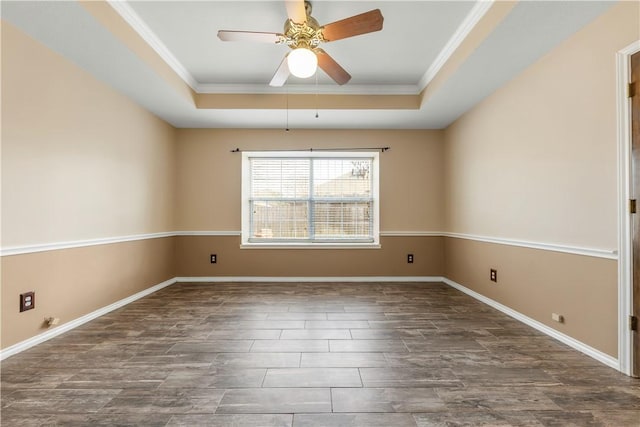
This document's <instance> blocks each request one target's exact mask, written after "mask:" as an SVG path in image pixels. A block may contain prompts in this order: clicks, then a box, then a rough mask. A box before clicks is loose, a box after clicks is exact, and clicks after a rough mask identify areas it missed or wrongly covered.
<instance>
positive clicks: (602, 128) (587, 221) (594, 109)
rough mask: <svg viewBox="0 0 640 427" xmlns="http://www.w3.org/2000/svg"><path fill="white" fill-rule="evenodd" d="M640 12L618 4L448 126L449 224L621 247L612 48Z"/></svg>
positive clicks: (624, 40)
mask: <svg viewBox="0 0 640 427" xmlns="http://www.w3.org/2000/svg"><path fill="white" fill-rule="evenodd" d="M638 16H639V15H638V3H637V2H625V3H621V4H619V5H616V6H614V7H612V8H611V9H610V11H609V12H607V13H605V14H604V15H603V16H601V17H600V18H598V19H597V20H595V21H594V22H593V23H591V24H589V25H588V26H587V27H585V28H584V29H582V30H581V31H579V32H578V33H576V34H575V35H574V36H572V37H571V38H569V39H568V40H567V41H566V42H564V43H563V44H561V45H560V46H559V47H558V48H556V49H554V50H553V51H552V52H550V53H549V54H547V55H546V56H544V57H543V58H542V59H540V60H539V61H538V62H536V63H535V64H533V65H532V66H531V67H529V68H528V69H526V70H525V71H524V72H523V73H521V74H520V75H519V76H517V77H516V78H514V79H513V80H512V81H510V82H509V83H508V84H506V85H505V86H503V87H502V88H500V89H499V90H498V91H496V92H495V93H494V94H493V95H491V96H489V97H488V98H487V99H486V100H484V102H482V103H481V104H479V105H478V106H476V107H475V108H474V109H472V110H471V111H470V112H468V113H467V114H466V115H464V116H463V117H462V118H460V119H459V120H457V121H456V122H455V123H454V124H453V125H452V126H451V127H450V128H449V129H447V131H446V144H445V147H446V154H445V158H446V179H445V182H446V190H445V194H446V213H445V217H446V218H447V221H446V222H447V224H446V228H447V231H451V232H457V233H468V234H475V235H481V236H491V237H503V238H512V239H521V240H530V241H537V242H546V243H559V244H566V245H576V246H586V247H593V248H601V249H616V248H617V220H616V215H617V187H616V185H617V182H616V179H617V170H616V158H617V151H616V150H617V147H616V98H615V87H616V68H615V53H616V52H617V51H618V50H619V49H622V48H623V47H625V46H627V45H629V44H630V43H631V42H633V41H634V40H636V39H638V38H639V34H638V28H639V24H638V22H639V21H638ZM461 207H464V208H463V209H461Z"/></svg>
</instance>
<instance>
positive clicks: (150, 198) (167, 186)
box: [1, 22, 175, 348]
mask: <svg viewBox="0 0 640 427" xmlns="http://www.w3.org/2000/svg"><path fill="white" fill-rule="evenodd" d="M174 138H175V133H174V129H173V128H172V127H170V126H169V125H167V124H166V123H165V122H163V121H161V120H160V119H158V118H157V117H155V116H153V115H151V114H150V113H149V112H147V111H145V110H143V109H142V108H140V107H139V106H137V105H136V104H134V103H133V102H131V101H130V100H128V99H127V98H125V97H123V96H122V95H120V94H118V93H116V92H115V91H113V90H112V89H109V88H108V87H107V86H105V85H104V84H102V83H100V82H98V81H96V80H95V79H94V78H93V77H91V76H90V75H89V74H88V73H86V72H85V71H83V70H81V69H80V68H78V67H77V66H75V65H74V64H72V63H70V62H68V61H67V60H65V59H63V58H62V57H60V56H59V55H57V54H56V53H54V52H52V51H50V50H49V49H47V48H45V47H43V46H42V45H40V44H39V43H37V42H35V41H34V40H32V39H30V38H29V37H27V36H26V35H24V34H23V33H21V32H20V31H18V30H17V29H15V28H14V27H12V26H11V25H10V24H7V23H4V22H3V24H2V247H3V248H4V249H6V248H7V247H15V246H24V245H31V244H44V243H59V242H66V241H74V240H81V239H94V238H103V237H119V236H124V235H132V234H141V233H150V232H166V231H171V230H172V228H173V208H174V200H173V195H174V193H175V191H174V182H175V177H174V170H175V165H174V158H175V153H174V149H175V144H174ZM173 245H174V242H173V238H169V239H151V240H145V241H137V242H128V243H120V244H114V245H101V246H91V247H85V248H78V249H68V250H54V251H48V252H42V253H32V254H27V255H13V256H3V257H2V272H1V273H2V274H1V279H2V293H1V295H2V318H1V322H2V347H3V348H6V347H7V346H9V345H12V344H15V343H17V342H19V341H22V340H25V339H27V338H30V337H32V336H34V335H37V334H38V333H41V332H43V331H44V330H45V329H44V326H43V320H44V318H45V317H47V316H54V317H59V318H60V319H61V322H62V323H64V322H67V321H69V320H73V319H75V318H78V317H80V316H82V315H84V314H87V313H90V312H92V311H94V310H96V309H98V308H102V307H104V306H107V305H109V304H111V303H113V302H115V301H117V300H120V299H122V298H125V297H127V296H130V295H132V294H134V293H136V292H139V291H141V290H143V289H146V288H149V287H150V286H153V285H156V284H158V283H161V282H163V281H165V280H167V279H169V278H172V277H174V275H175V273H174V265H173V260H174V258H173ZM26 291H35V292H36V308H35V309H33V310H30V311H26V312H23V313H19V304H18V302H19V294H20V293H22V292H26Z"/></svg>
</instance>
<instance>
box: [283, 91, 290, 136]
mask: <svg viewBox="0 0 640 427" xmlns="http://www.w3.org/2000/svg"><path fill="white" fill-rule="evenodd" d="M286 89H287V91H286V93H285V95H284V96H285V100H286V101H285V104H286V110H287V123H286V127H285V128H284V130H285V131H287V132H289V86H287V87H286Z"/></svg>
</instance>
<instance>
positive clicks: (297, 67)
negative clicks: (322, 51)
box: [287, 47, 318, 79]
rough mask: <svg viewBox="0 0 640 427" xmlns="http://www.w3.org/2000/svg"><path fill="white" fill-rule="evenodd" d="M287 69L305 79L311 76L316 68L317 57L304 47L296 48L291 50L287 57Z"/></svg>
mask: <svg viewBox="0 0 640 427" xmlns="http://www.w3.org/2000/svg"><path fill="white" fill-rule="evenodd" d="M287 64H288V65H289V71H291V74H293V75H294V76H296V77H300V78H302V79H306V78H307V77H311V76H313V75H314V73H315V72H316V69H317V68H318V57H317V56H316V54H315V53H313V52H312V51H310V50H309V49H306V48H302V47H301V48H298V49H294V50H292V51H291V53H290V54H289V56H288V57H287Z"/></svg>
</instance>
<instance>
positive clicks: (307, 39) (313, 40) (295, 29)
mask: <svg viewBox="0 0 640 427" xmlns="http://www.w3.org/2000/svg"><path fill="white" fill-rule="evenodd" d="M322 30H323V28H322V27H320V25H318V21H316V20H315V19H314V18H313V17H311V16H307V21H306V22H303V23H302V24H298V23H296V22H293V21H292V20H291V19H287V21H286V22H285V24H284V43H285V44H286V45H287V46H289V47H290V48H291V49H297V48H300V47H303V48H308V49H314V48H316V47H318V46H319V45H320V43H324V42H325V41H326V40H325V39H324V36H323V35H322Z"/></svg>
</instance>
